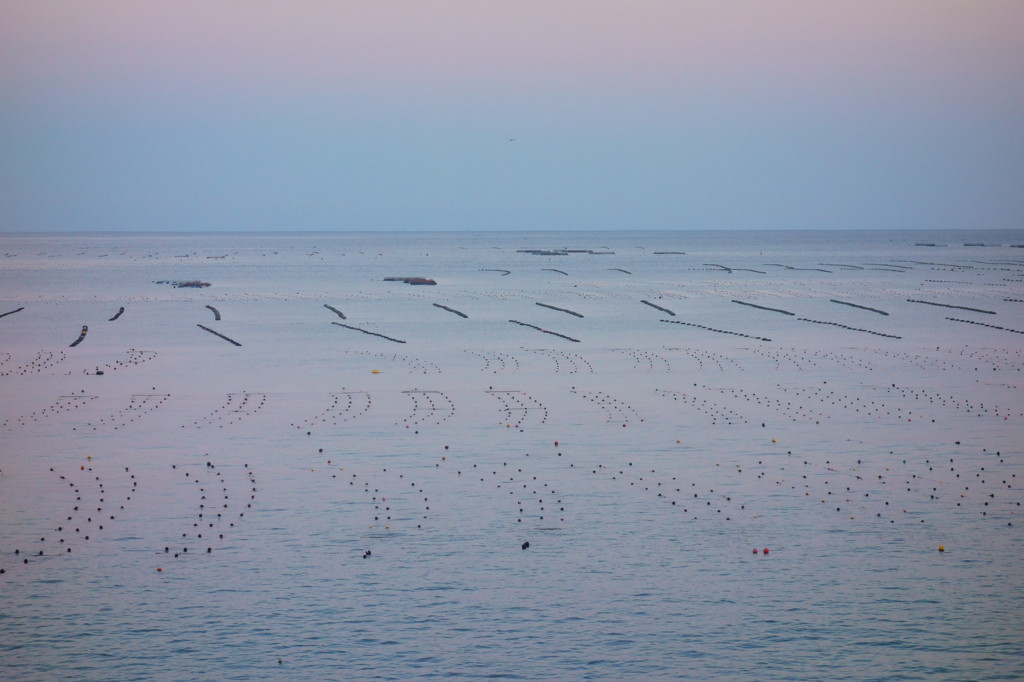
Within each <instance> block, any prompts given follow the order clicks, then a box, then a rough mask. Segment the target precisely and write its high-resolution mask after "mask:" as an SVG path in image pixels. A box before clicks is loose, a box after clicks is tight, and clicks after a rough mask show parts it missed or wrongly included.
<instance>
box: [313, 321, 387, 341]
mask: <svg viewBox="0 0 1024 682" xmlns="http://www.w3.org/2000/svg"><path fill="white" fill-rule="evenodd" d="M331 324H336V325H338V326H339V327H344V328H345V329H353V330H355V331H357V332H362V333H364V334H369V335H370V336H379V337H380V338H382V339H387V340H388V341H394V342H395V343H405V341H402V340H401V339H394V338H392V337H390V336H384V335H383V334H378V333H377V332H370V331H366V330H365V329H360V328H359V327H353V326H352V325H348V324H342V323H341V322H331Z"/></svg>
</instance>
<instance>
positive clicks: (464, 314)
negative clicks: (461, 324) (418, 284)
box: [434, 303, 469, 317]
mask: <svg viewBox="0 0 1024 682" xmlns="http://www.w3.org/2000/svg"><path fill="white" fill-rule="evenodd" d="M434 307H435V308H440V309H441V310H447V311H448V312H450V313H455V314H456V315H458V316H459V317H469V315H467V314H466V313H463V312H460V311H458V310H456V309H455V308H449V307H448V306H446V305H441V304H440V303H435V304H434Z"/></svg>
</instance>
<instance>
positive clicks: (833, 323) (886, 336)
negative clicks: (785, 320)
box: [796, 317, 903, 339]
mask: <svg viewBox="0 0 1024 682" xmlns="http://www.w3.org/2000/svg"><path fill="white" fill-rule="evenodd" d="M796 319H798V320H800V321H801V322H813V323H814V324H827V325H831V326H833V327H839V328H840V329H849V330H850V331H852V332H864V333H865V334H874V335H875V336H884V337H885V338H887V339H902V338H903V337H902V336H896V335H895V334H883V333H882V332H873V331H871V330H870V329H861V328H860V327H851V326H849V325H845V324H840V323H838V322H826V321H824V320H811V319H809V318H806V317H798V318H796Z"/></svg>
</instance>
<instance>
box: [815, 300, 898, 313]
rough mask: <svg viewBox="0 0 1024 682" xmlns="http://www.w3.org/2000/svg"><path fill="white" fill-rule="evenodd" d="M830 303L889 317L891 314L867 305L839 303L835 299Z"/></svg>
mask: <svg viewBox="0 0 1024 682" xmlns="http://www.w3.org/2000/svg"><path fill="white" fill-rule="evenodd" d="M829 301H830V302H832V303H838V304H839V305H848V306H850V307H851V308H860V309H861V310H870V311H871V312H873V313H878V314H879V315H888V314H889V313H887V312H885V311H884V310H879V309H878V308H869V307H867V306H866V305H857V304H856V303H848V302H846V301H838V300H836V299H834V298H830V299H829Z"/></svg>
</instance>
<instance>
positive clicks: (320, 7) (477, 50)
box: [0, 0, 1024, 232]
mask: <svg viewBox="0 0 1024 682" xmlns="http://www.w3.org/2000/svg"><path fill="white" fill-rule="evenodd" d="M1022 30H1024V2H1015V1H1002V2H997V1H989V0H974V1H970V2H968V1H966V0H962V1H959V2H952V1H947V0H905V1H900V2H892V1H891V0H885V1H881V0H863V1H858V2H821V1H820V0H813V1H812V0H778V1H777V2H765V1H764V0H736V1H735V2H722V1H721V0H693V1H679V0H635V1H630V2H625V1H619V2H611V1H609V0H586V1H584V0H546V1H544V2H540V1H538V0H514V1H513V0H495V1H493V2H479V1H478V0H434V1H433V2H429V3H428V2H418V1H412V0H392V1H389V2H364V1H362V0H360V1H358V2H356V1H349V0H336V1H327V0H316V1H312V0H307V1H304V2H301V1H300V2H290V3H289V2H269V1H266V0H249V1H246V2H230V1H225V2H217V3H210V2H199V1H197V0H182V1H181V2H175V3H149V2H127V1H123V2H115V1H111V0H97V1H94V2H88V3H84V2H71V1H57V0H33V2H16V1H14V0H0V231H18V232H20V231H37V230H40V231H41V230H45V231H55V230H56V231H60V230H189V231H193V230H375V229H385V230H418V229H424V230H453V229H454V230H488V229H500V230H515V229H736V228H743V229H757V228H768V229H782V228H802V229H816V228H825V229H836V228H871V229H879V228H882V229H884V228H1019V227H1021V226H1022V221H1021V218H1022V216H1024V126H1022V123H1021V122H1022V121H1024V40H1021V39H1020V35H1021V32H1022Z"/></svg>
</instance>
